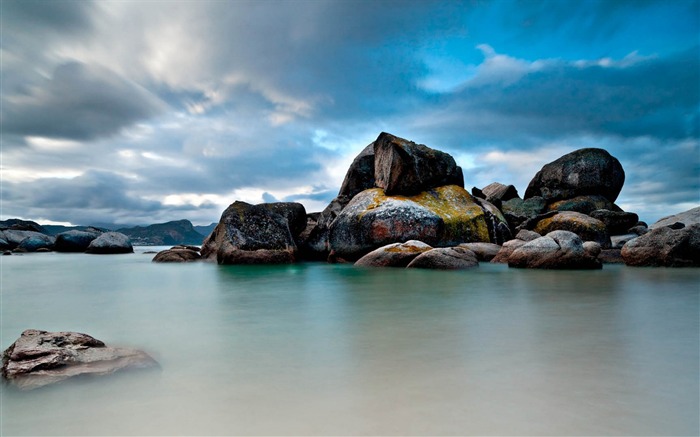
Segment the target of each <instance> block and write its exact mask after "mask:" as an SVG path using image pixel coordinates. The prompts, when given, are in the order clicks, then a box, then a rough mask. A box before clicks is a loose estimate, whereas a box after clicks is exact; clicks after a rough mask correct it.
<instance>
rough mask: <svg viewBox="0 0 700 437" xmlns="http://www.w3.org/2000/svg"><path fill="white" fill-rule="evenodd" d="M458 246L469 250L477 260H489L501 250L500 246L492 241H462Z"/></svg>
mask: <svg viewBox="0 0 700 437" xmlns="http://www.w3.org/2000/svg"><path fill="white" fill-rule="evenodd" d="M458 247H463V248H465V249H469V250H471V251H472V252H474V254H475V255H476V259H477V260H479V261H486V262H488V261H491V260H492V259H493V258H494V257H495V256H496V255H498V252H500V251H501V246H500V245H498V244H494V243H462V244H460V245H459V246H458Z"/></svg>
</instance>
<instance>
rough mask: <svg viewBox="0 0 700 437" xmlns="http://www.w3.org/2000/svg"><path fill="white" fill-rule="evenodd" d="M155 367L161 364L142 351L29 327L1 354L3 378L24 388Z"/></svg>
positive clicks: (75, 333) (76, 334)
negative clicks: (74, 378)
mask: <svg viewBox="0 0 700 437" xmlns="http://www.w3.org/2000/svg"><path fill="white" fill-rule="evenodd" d="M153 367H158V363H157V362H156V361H155V360H154V359H153V358H152V357H151V356H149V355H148V354H147V353H145V352H143V351H140V350H136V349H130V348H117V347H110V346H106V345H105V344H104V343H103V342H102V341H100V340H97V339H96V338H94V337H91V336H89V335H87V334H81V333H78V332H47V331H39V330H36V329H28V330H26V331H24V332H23V333H22V335H21V336H20V337H19V338H18V339H17V340H16V341H15V342H14V343H12V345H10V347H8V348H7V349H6V350H5V351H4V352H3V355H2V377H3V379H4V380H5V381H7V382H8V383H10V384H11V385H13V386H15V387H18V388H20V389H23V390H31V389H35V388H39V387H43V386H45V385H49V384H53V383H56V382H60V381H63V380H66V379H69V378H73V377H76V376H87V375H90V376H100V375H108V374H111V373H114V372H117V371H122V370H126V369H139V368H153Z"/></svg>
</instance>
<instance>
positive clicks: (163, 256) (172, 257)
mask: <svg viewBox="0 0 700 437" xmlns="http://www.w3.org/2000/svg"><path fill="white" fill-rule="evenodd" d="M200 259H202V256H201V255H200V254H199V251H198V250H192V249H191V248H189V247H183V246H179V247H172V248H170V249H166V250H161V251H160V252H158V253H157V254H156V256H154V257H153V260H152V261H153V262H156V263H184V262H192V261H199V260H200Z"/></svg>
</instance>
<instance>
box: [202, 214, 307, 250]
mask: <svg viewBox="0 0 700 437" xmlns="http://www.w3.org/2000/svg"><path fill="white" fill-rule="evenodd" d="M201 254H202V258H204V259H207V260H216V262H218V263H219V264H283V263H291V262H294V261H295V259H296V254H297V246H296V243H295V242H294V238H293V237H292V233H291V231H290V229H289V224H288V221H287V219H285V218H284V217H282V216H281V215H279V214H277V213H274V212H272V211H270V210H269V209H267V208H266V207H264V206H262V205H251V204H248V203H245V202H240V201H236V202H234V203H232V204H231V205H230V206H229V207H228V208H226V210H225V211H224V212H223V214H222V215H221V219H220V220H219V224H217V225H216V227H215V228H214V230H213V231H212V233H211V234H210V235H209V236H208V237H207V238H206V239H205V240H204V244H203V245H202V253H201Z"/></svg>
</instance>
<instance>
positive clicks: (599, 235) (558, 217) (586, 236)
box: [533, 211, 611, 249]
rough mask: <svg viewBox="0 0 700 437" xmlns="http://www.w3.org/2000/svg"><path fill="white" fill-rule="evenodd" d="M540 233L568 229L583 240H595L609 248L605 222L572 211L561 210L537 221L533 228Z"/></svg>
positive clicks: (544, 233) (608, 236) (545, 233)
mask: <svg viewBox="0 0 700 437" xmlns="http://www.w3.org/2000/svg"><path fill="white" fill-rule="evenodd" d="M533 230H534V231H535V232H537V233H538V234H540V235H547V234H549V233H550V232H552V231H558V230H562V231H570V232H573V233H575V234H577V235H578V236H579V237H581V239H582V240H584V241H595V242H597V243H599V244H600V245H601V246H602V247H603V248H605V249H608V248H610V244H611V243H610V235H609V234H608V230H607V228H606V227H605V224H604V223H603V222H601V221H600V220H596V219H594V218H592V217H589V216H587V215H585V214H581V213H578V212H573V211H563V212H559V213H557V214H555V215H554V216H552V217H548V218H544V219H542V220H540V221H538V222H537V225H535V227H534V229H533Z"/></svg>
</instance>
